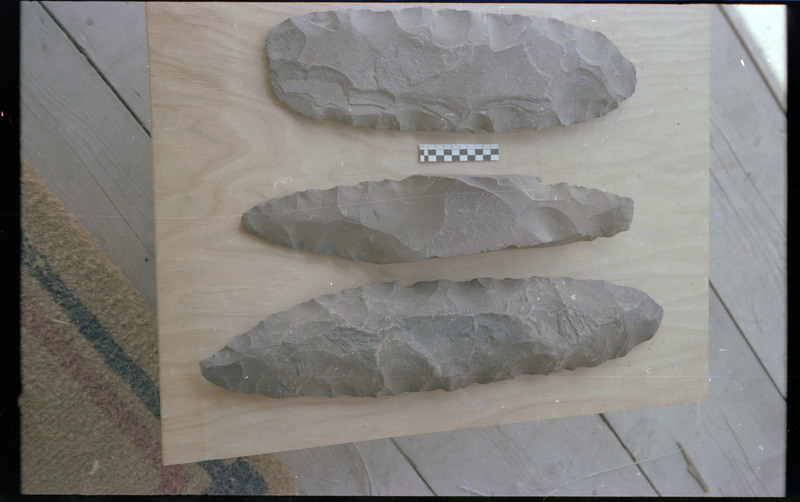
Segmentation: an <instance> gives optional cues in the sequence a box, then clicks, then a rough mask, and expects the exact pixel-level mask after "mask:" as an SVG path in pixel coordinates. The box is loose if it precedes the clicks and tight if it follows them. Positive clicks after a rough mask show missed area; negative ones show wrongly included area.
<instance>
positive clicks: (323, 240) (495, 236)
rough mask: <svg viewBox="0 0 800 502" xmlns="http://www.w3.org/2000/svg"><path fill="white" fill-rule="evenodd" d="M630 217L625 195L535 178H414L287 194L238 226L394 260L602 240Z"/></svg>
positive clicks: (275, 238)
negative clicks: (549, 183)
mask: <svg viewBox="0 0 800 502" xmlns="http://www.w3.org/2000/svg"><path fill="white" fill-rule="evenodd" d="M632 218H633V200H632V199H630V198H628V197H621V196H618V195H615V194H612V193H607V192H602V191H600V190H595V189H590V188H584V187H579V186H575V185H569V184H567V183H557V184H554V185H547V184H545V183H542V181H541V180H540V179H539V178H536V177H534V176H518V175H496V176H458V175H451V176H433V175H430V176H428V175H416V176H410V177H408V178H405V179H403V180H400V181H395V180H382V181H374V182H372V181H367V182H362V183H359V184H358V185H350V186H338V187H334V188H330V189H328V190H307V191H304V192H296V193H293V194H289V195H286V196H283V197H279V198H276V199H272V200H269V201H266V202H262V203H261V204H259V205H257V206H255V207H253V208H252V209H250V210H249V211H247V212H246V213H245V214H244V215H243V216H242V226H243V228H244V229H245V230H246V231H248V232H250V233H253V234H255V235H257V236H259V237H261V238H263V239H265V240H267V241H269V242H271V243H273V244H279V245H281V246H286V247H291V248H295V249H304V250H307V251H312V252H315V253H323V254H328V255H334V256H341V257H344V258H349V259H352V260H364V261H369V262H373V263H397V262H407V261H417V260H422V259H425V258H433V257H442V258H445V257H452V256H461V255H468V254H474V253H482V252H484V251H494V250H499V249H506V248H509V247H519V248H524V247H534V246H542V245H554V244H567V243H570V242H575V241H578V240H591V239H594V238H597V237H600V236H603V237H610V236H612V235H614V234H616V233H618V232H621V231H623V230H627V229H628V228H629V227H630V223H631V220H632Z"/></svg>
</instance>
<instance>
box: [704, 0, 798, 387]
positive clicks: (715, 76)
mask: <svg viewBox="0 0 800 502" xmlns="http://www.w3.org/2000/svg"><path fill="white" fill-rule="evenodd" d="M711 28H712V33H713V36H714V37H715V39H717V40H719V44H718V45H715V46H714V48H713V51H714V52H713V57H712V63H711V81H712V86H713V89H714V92H713V93H712V94H711V151H712V155H711V225H710V230H711V257H712V258H711V260H710V263H709V267H710V274H711V281H712V284H713V285H714V287H715V288H716V290H717V291H718V292H719V295H720V298H721V299H722V301H723V303H724V304H725V306H726V307H727V308H728V309H729V310H730V311H731V314H732V315H733V317H734V319H735V320H736V323H737V324H738V326H739V327H740V328H741V329H742V332H743V333H744V334H745V336H746V337H747V340H748V342H749V343H750V344H751V345H752V347H753V350H755V352H756V354H757V355H758V357H759V358H760V360H761V361H762V363H763V364H764V366H765V367H766V368H767V371H768V372H769V374H770V376H771V377H772V379H773V380H774V381H775V384H776V385H777V386H778V388H779V389H780V390H781V393H782V394H783V395H784V396H785V395H786V329H787V326H786V315H787V310H786V307H787V306H786V197H787V193H786V115H785V114H784V113H783V111H782V110H781V109H780V107H779V106H778V104H777V103H776V102H775V101H774V100H773V99H772V97H771V95H770V94H769V92H768V90H767V88H766V84H765V83H764V81H763V80H762V79H761V76H760V74H759V72H758V71H757V70H756V69H755V65H754V64H753V62H752V61H751V60H750V59H749V56H748V55H747V53H746V52H745V51H744V50H743V49H742V47H741V45H739V44H738V43H736V37H735V35H734V33H733V31H732V30H731V28H730V26H729V25H728V23H727V22H726V21H725V18H724V16H722V15H721V13H720V12H719V11H717V10H716V9H715V10H714V11H713V15H712V23H711Z"/></svg>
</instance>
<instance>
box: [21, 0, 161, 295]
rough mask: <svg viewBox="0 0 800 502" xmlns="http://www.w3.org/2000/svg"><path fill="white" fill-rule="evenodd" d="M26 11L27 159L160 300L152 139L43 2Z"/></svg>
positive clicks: (24, 126) (124, 267)
mask: <svg viewBox="0 0 800 502" xmlns="http://www.w3.org/2000/svg"><path fill="white" fill-rule="evenodd" d="M21 10H22V26H23V29H22V37H21V62H22V64H21V71H20V73H21V75H20V80H21V100H22V106H21V108H22V157H23V159H25V160H26V161H28V162H29V163H30V165H31V166H32V167H33V168H34V169H35V170H36V171H37V172H38V173H39V175H40V176H41V177H42V179H43V180H44V181H45V183H47V185H48V186H49V187H50V188H51V189H52V190H54V191H55V193H56V194H57V195H58V196H59V197H60V198H61V201H62V202H63V203H64V205H65V206H66V207H67V208H68V209H69V210H70V211H71V212H72V213H73V214H74V215H75V216H76V217H77V218H78V220H79V221H80V222H81V224H82V225H83V226H85V227H86V228H87V229H88V230H89V232H90V233H91V234H92V236H93V237H94V238H95V239H97V241H98V242H99V243H100V246H101V247H102V248H103V250H104V251H105V252H106V253H108V255H109V257H110V258H111V259H112V261H113V262H114V263H116V264H117V265H119V266H120V268H121V269H122V271H123V273H124V274H125V276H126V277H127V278H128V279H129V280H130V281H131V282H132V283H133V284H134V285H135V286H136V287H137V288H138V289H139V290H140V291H141V292H142V294H143V296H144V297H145V298H146V299H147V300H148V301H149V302H150V303H151V304H152V305H155V268H154V264H155V249H154V242H153V182H152V172H151V170H150V165H151V160H150V138H149V136H148V135H147V132H146V131H145V130H143V129H142V127H141V126H140V125H139V123H138V122H137V121H136V119H135V118H134V117H133V116H132V115H131V114H130V112H129V111H128V110H127V109H126V107H125V106H124V104H123V103H122V102H120V100H119V99H118V97H117V96H116V95H115V94H114V92H113V91H112V90H111V89H110V88H109V87H108V85H106V83H105V82H104V81H103V79H101V78H100V76H99V75H98V74H97V72H96V71H95V70H94V68H92V66H91V65H90V64H89V63H88V61H87V60H86V58H85V57H84V56H83V55H82V54H81V53H80V52H79V51H78V50H77V49H76V48H75V46H74V45H73V44H72V43H71V42H70V40H69V39H68V38H67V36H66V35H65V34H64V33H63V31H61V29H60V28H59V27H58V25H57V24H56V23H55V22H54V21H53V19H52V18H51V17H50V16H49V14H48V13H47V12H46V11H45V10H44V9H43V8H42V6H41V5H40V4H38V3H33V2H30V3H28V2H26V3H23V4H22V9H21Z"/></svg>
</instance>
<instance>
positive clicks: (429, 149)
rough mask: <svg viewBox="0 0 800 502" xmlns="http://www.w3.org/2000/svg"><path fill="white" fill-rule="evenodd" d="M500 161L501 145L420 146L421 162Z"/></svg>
mask: <svg viewBox="0 0 800 502" xmlns="http://www.w3.org/2000/svg"><path fill="white" fill-rule="evenodd" d="M498 159H500V147H499V145H419V161H420V162H467V161H478V162H481V161H484V160H498Z"/></svg>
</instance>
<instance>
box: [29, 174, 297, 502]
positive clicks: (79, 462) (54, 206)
mask: <svg viewBox="0 0 800 502" xmlns="http://www.w3.org/2000/svg"><path fill="white" fill-rule="evenodd" d="M21 226H22V250H21V281H22V284H21V298H20V325H21V331H22V333H21V336H22V339H21V352H22V354H21V369H22V394H21V396H20V400H19V405H20V410H21V417H22V424H21V436H22V438H21V439H22V444H21V462H22V465H21V475H22V476H21V478H22V479H21V482H22V486H21V491H22V493H25V494H34V493H35V494H45V493H46V494H52V493H57V494H209V495H210V494H218V495H224V494H230V495H262V494H272V495H278V494H281V495H293V494H296V486H295V480H294V476H293V475H292V474H291V473H290V472H289V471H288V470H287V469H286V468H285V467H284V466H283V464H281V463H280V462H279V461H278V460H277V458H276V457H275V456H274V455H259V456H253V457H247V458H236V459H232V460H212V461H205V462H198V463H194V464H184V465H173V466H164V465H163V464H162V463H161V442H160V441H161V430H160V426H161V421H160V407H159V397H158V355H157V331H156V315H155V312H154V311H153V309H152V308H151V307H150V306H149V304H147V303H146V302H145V301H144V300H143V299H142V297H141V296H140V295H139V293H138V291H137V290H135V289H134V288H133V286H132V285H131V284H130V283H129V282H128V281H127V280H126V279H125V278H124V277H123V275H122V273H121V271H120V270H119V269H118V268H117V267H116V266H115V265H114V264H113V263H111V261H110V260H109V259H108V257H107V256H106V255H105V254H104V253H103V252H102V250H101V249H100V247H99V246H98V245H97V243H96V242H95V241H94V240H93V239H92V238H91V236H90V235H89V234H88V232H87V231H86V230H85V229H83V228H82V227H81V226H80V225H79V224H78V223H77V221H76V220H75V218H74V217H73V216H72V215H71V214H69V212H68V211H67V210H66V209H65V208H64V207H63V206H62V205H61V203H60V201H59V200H58V199H57V198H56V197H55V196H54V195H53V193H52V192H50V190H49V189H48V188H47V187H46V186H45V185H44V183H43V182H42V181H41V180H40V179H39V178H38V176H37V175H36V173H35V172H34V171H33V170H32V169H31V168H30V167H28V166H23V170H22V225H21Z"/></svg>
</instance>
